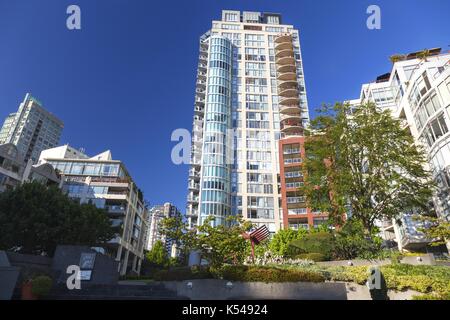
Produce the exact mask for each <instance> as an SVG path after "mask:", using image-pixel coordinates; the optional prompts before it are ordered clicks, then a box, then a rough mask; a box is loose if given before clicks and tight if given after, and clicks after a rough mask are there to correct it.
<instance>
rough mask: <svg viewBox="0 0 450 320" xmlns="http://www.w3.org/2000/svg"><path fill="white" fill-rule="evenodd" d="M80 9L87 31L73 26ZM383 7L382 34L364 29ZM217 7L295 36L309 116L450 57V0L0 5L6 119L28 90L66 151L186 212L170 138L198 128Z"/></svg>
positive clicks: (0, 97)
mask: <svg viewBox="0 0 450 320" xmlns="http://www.w3.org/2000/svg"><path fill="white" fill-rule="evenodd" d="M70 4H77V5H79V6H80V7H81V11H82V30H81V31H69V30H68V29H67V28H66V18H67V15H66V8H67V6H68V5H70ZM370 4H377V5H379V6H380V7H381V13H382V29H381V30H372V31H371V30H368V29H367V28H366V19H367V17H368V15H367V14H366V8H367V7H368V6H369V5H370ZM222 9H234V10H241V11H242V10H248V11H271V12H279V13H281V14H282V15H283V20H284V22H285V23H288V24H294V25H295V26H296V27H297V28H299V29H300V41H301V46H302V53H303V60H304V68H305V77H306V86H307V91H308V99H309V106H310V110H314V109H315V108H316V107H318V106H319V105H321V104H322V103H324V102H327V103H332V102H335V101H341V100H344V99H350V98H356V97H357V96H358V94H359V90H360V87H361V84H362V83H364V82H368V81H371V80H373V79H375V77H376V76H377V75H380V74H383V73H385V72H388V71H389V69H390V62H389V60H388V57H389V56H390V55H391V54H394V53H406V52H409V51H416V50H421V49H423V48H427V47H428V48H430V47H438V46H441V47H442V48H443V49H444V50H448V49H450V47H449V46H448V45H450V19H449V18H448V13H449V12H450V1H449V0H429V1H424V0H420V1H419V0H408V1H406V0H394V1H393V0H390V1H379V0H371V1H366V0H354V1H350V0H348V1H346V0H339V1H337V0H330V1H321V0H289V1H288V0H272V1H266V0H240V1H231V0H180V1H173V0H172V1H171V0H164V1H161V0H151V1H150V0H70V1H66V0H40V1H37V0H33V1H31V0H28V1H26V0H0V117H1V121H3V118H4V117H5V116H6V115H7V114H8V113H9V112H13V111H15V110H16V109H17V107H18V104H19V102H20V101H21V100H22V99H23V97H24V95H25V93H26V92H31V93H32V94H33V95H34V96H35V97H36V98H38V99H39V100H41V101H42V102H43V104H44V106H45V107H46V108H47V109H48V110H49V111H51V112H53V113H54V114H56V115H57V116H58V117H60V118H61V119H62V120H63V121H64V123H65V128H64V132H63V135H62V139H61V143H70V144H71V145H72V146H74V147H84V148H85V149H86V151H87V153H89V154H91V155H94V154H96V153H99V152H102V151H104V150H106V149H110V150H111V151H112V153H113V157H114V158H116V159H120V160H123V161H124V162H125V164H126V166H127V167H128V169H129V171H130V172H131V174H132V175H133V177H134V179H135V181H136V182H137V183H138V185H139V186H140V187H141V189H143V191H144V194H145V197H146V199H147V200H148V201H149V202H150V203H151V204H156V203H162V202H165V201H171V202H174V203H175V204H176V205H177V206H178V207H179V208H180V209H181V210H182V211H183V212H184V207H185V199H186V194H187V172H188V167H187V166H186V165H180V166H176V165H174V164H172V162H171V159H170V152H171V148H172V146H173V145H174V143H173V142H171V141H170V135H171V132H172V130H174V129H176V128H188V129H189V130H190V129H191V123H192V116H193V101H194V87H195V76H196V65H197V53H198V37H199V36H200V35H201V34H203V33H204V32H205V31H207V30H208V29H209V28H210V24H211V20H212V19H220V16H221V10H222Z"/></svg>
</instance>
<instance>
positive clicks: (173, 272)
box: [153, 267, 214, 281]
mask: <svg viewBox="0 0 450 320" xmlns="http://www.w3.org/2000/svg"><path fill="white" fill-rule="evenodd" d="M213 278H214V276H213V275H212V273H211V272H210V271H209V269H208V268H204V267H182V268H171V269H168V270H160V271H158V272H156V273H155V274H154V276H153V279H154V280H156V281H183V280H194V279H213Z"/></svg>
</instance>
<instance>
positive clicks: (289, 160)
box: [284, 158, 302, 164]
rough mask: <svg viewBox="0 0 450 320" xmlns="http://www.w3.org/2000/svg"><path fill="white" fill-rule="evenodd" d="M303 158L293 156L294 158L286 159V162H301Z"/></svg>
mask: <svg viewBox="0 0 450 320" xmlns="http://www.w3.org/2000/svg"><path fill="white" fill-rule="evenodd" d="M301 162H302V158H292V159H284V164H294V163H301Z"/></svg>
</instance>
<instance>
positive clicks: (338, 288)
mask: <svg viewBox="0 0 450 320" xmlns="http://www.w3.org/2000/svg"><path fill="white" fill-rule="evenodd" d="M228 282H230V283H232V287H231V288H230V287H227V283H228ZM162 283H163V284H164V286H165V287H166V288H167V289H170V290H173V291H176V292H177V295H178V296H180V297H187V298H189V299H192V300H232V299H291V300H346V299H347V292H346V287H345V283H337V282H322V283H312V282H284V283H263V282H231V281H227V280H215V279H203V280H189V281H165V282H162ZM188 283H192V288H189V287H188Z"/></svg>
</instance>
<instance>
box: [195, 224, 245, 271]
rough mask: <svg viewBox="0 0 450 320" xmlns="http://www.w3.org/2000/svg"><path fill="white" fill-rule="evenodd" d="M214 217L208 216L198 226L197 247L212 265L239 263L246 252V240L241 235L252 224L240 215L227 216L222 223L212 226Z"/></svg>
mask: <svg viewBox="0 0 450 320" xmlns="http://www.w3.org/2000/svg"><path fill="white" fill-rule="evenodd" d="M213 222H214V217H213V216H209V217H208V218H206V219H205V221H204V223H203V224H202V225H201V226H199V227H198V235H197V243H196V246H197V249H199V250H200V251H201V253H202V256H203V257H204V258H206V260H208V262H209V263H210V264H211V266H213V267H220V266H221V265H222V264H224V263H227V262H228V263H241V262H243V260H244V259H245V257H246V254H247V250H246V247H247V243H246V242H247V241H248V240H246V239H245V238H244V237H243V236H242V235H243V234H244V232H247V231H249V230H250V229H251V227H252V224H251V222H249V221H244V220H243V219H242V218H241V217H236V216H228V217H227V218H226V221H225V223H224V224H220V225H217V226H213Z"/></svg>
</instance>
